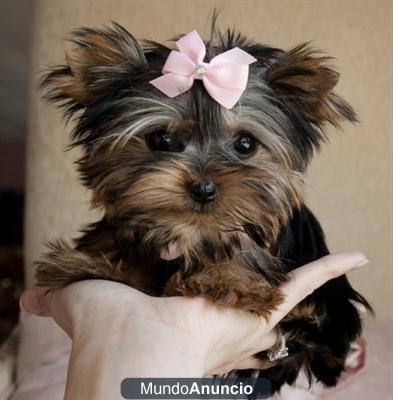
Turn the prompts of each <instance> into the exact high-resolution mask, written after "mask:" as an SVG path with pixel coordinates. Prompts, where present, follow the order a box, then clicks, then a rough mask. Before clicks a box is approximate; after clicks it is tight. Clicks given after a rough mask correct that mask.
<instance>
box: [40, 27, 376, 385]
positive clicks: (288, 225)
mask: <svg viewBox="0 0 393 400" xmlns="http://www.w3.org/2000/svg"><path fill="white" fill-rule="evenodd" d="M189 35H191V36H192V40H194V41H195V43H196V44H195V46H196V48H197V50H198V51H202V53H198V54H199V55H198V56H195V54H193V52H194V50H195V48H194V47H193V46H194V45H193V44H192V43H191V44H190V43H188V44H187V45H186V46H185V45H184V43H183V42H181V40H182V39H180V40H179V41H178V42H177V47H178V49H179V50H180V51H179V52H175V53H176V55H175V56H173V55H171V49H170V48H169V47H167V46H165V45H163V44H159V43H156V42H152V41H147V42H144V46H143V47H142V46H140V45H139V44H138V42H137V41H136V40H135V38H134V37H133V36H132V35H131V34H130V33H129V32H127V31H126V30H125V29H124V28H122V27H121V26H120V25H117V24H113V26H111V27H108V28H104V29H90V28H81V29H78V30H76V31H75V32H74V33H73V34H72V36H71V41H72V42H73V43H74V44H75V45H76V49H74V50H71V51H69V52H67V53H66V63H65V65H62V66H55V67H53V68H52V69H51V70H50V71H49V72H48V73H47V74H46V75H45V77H44V79H43V81H42V87H43V88H44V90H45V97H46V98H47V99H49V100H50V101H53V102H56V103H57V104H59V105H60V106H61V107H63V109H64V110H65V115H66V117H68V118H74V120H75V127H74V130H73V132H72V146H79V147H81V148H82V149H83V156H82V158H81V159H80V160H79V161H78V169H79V172H80V174H81V179H82V182H83V184H84V185H85V186H86V187H87V188H89V189H91V192H92V205H93V206H94V207H99V208H100V209H102V210H103V217H102V218H101V220H99V221H97V222H95V223H93V224H91V225H89V226H87V227H85V228H84V229H83V231H82V235H81V236H80V237H79V238H77V239H76V240H75V242H74V244H72V245H70V244H67V243H65V242H63V241H57V242H53V243H52V244H50V251H49V253H47V254H46V255H45V256H44V257H43V258H42V259H41V260H40V261H39V262H38V263H37V264H38V269H37V275H36V276H37V283H38V285H41V286H45V287H47V288H48V289H50V290H51V289H56V288H59V287H62V286H65V285H67V284H69V283H71V282H74V281H78V280H81V279H89V278H101V279H110V280H115V281H118V282H123V283H125V284H128V285H130V286H132V287H135V288H137V289H139V290H142V291H144V292H145V293H148V294H150V295H154V296H171V295H183V296H202V297H204V298H207V299H209V300H211V301H212V302H214V303H215V304H218V305H222V306H227V307H236V308H240V309H243V310H247V311H251V312H254V313H257V314H259V315H262V316H263V317H265V318H269V314H270V313H271V312H272V311H273V310H274V309H275V307H276V306H277V305H278V304H279V303H280V302H281V301H282V295H281V293H280V291H279V289H278V287H279V285H280V284H282V283H283V282H285V281H286V280H287V279H288V273H289V272H290V271H291V270H293V269H294V268H296V267H299V266H301V265H303V264H306V263H308V262H310V261H313V260H315V259H318V258H320V257H322V256H324V255H327V254H328V249H327V247H326V244H325V238H324V234H323V231H322V229H321V227H320V225H319V223H318V221H317V220H316V218H315V217H314V215H313V214H312V213H311V211H310V210H309V209H308V208H307V207H306V205H305V204H304V202H303V183H304V173H305V170H306V167H307V165H308V163H309V161H310V159H311V157H312V155H313V153H314V151H315V150H316V149H319V147H320V144H321V143H322V142H323V141H324V140H325V135H324V131H323V127H324V126H325V124H326V123H330V124H332V125H334V126H338V125H339V123H340V122H341V121H343V120H348V121H351V122H353V121H355V120H356V116H355V113H354V111H353V109H352V108H351V107H350V105H349V104H347V103H346V102H345V101H344V100H343V99H342V98H340V97H339V96H338V95H337V94H335V93H334V92H333V89H334V87H335V86H336V84H337V81H338V76H339V75H338V73H337V72H335V71H334V70H333V69H332V68H331V66H330V61H331V58H329V57H327V56H324V55H321V54H320V53H318V52H316V51H314V50H313V49H311V48H310V47H309V46H308V45H306V44H303V45H300V46H298V47H295V48H294V49H292V50H290V51H284V50H280V49H277V48H272V47H268V46H265V45H262V44H258V43H254V42H251V41H249V40H247V39H246V38H245V37H243V36H242V35H240V34H237V33H234V32H233V31H227V32H225V33H220V32H217V30H216V29H215V28H213V29H212V35H211V38H210V40H208V41H206V42H202V41H200V39H198V38H199V36H197V34H196V33H195V32H193V33H192V34H189ZM189 39H190V36H188V35H187V40H189ZM235 48H237V50H236V51H235V52H237V53H236V55H237V56H239V57H238V58H236V57H234V58H233V59H232V61H228V59H227V58H226V57H229V58H230V57H233V55H234V53H233V52H232V50H233V49H235ZM201 49H202V50H201ZM240 49H241V50H240ZM195 52H196V50H195ZM204 52H206V53H204ZM226 52H228V53H226ZM177 53H182V54H181V55H180V56H179V55H178V54H177ZM201 54H202V55H201ZM221 54H222V55H223V56H222V57H220V55H221ZM194 56H195V57H196V58H195V57H194ZM217 56H219V57H218V58H216V57H217ZM170 57H180V61H179V60H177V61H179V64H176V68H179V65H180V76H179V74H178V75H176V73H173V71H172V70H171V62H170V61H168V60H170ZM193 57H194V61H195V60H196V59H197V58H198V57H199V59H198V60H196V64H195V65H194V64H192V63H191V64H190V60H192V59H193ZM242 57H245V59H246V61H242V60H240V61H239V59H242ZM171 61H173V60H172V59H171ZM177 61H176V62H177ZM231 62H233V65H232V64H231ZM182 63H183V64H182ZM187 63H188V64H187ZM220 63H221V66H220V65H219V64H220ZM228 63H229V64H231V65H232V66H229V67H228ZM236 63H237V64H241V66H240V67H239V65H236ZM164 64H165V68H164V69H163V67H164ZM190 65H191V66H190ZM234 65H235V66H234ZM181 67H184V68H185V70H187V71H188V72H187V71H186V72H184V71H183V70H182V69H181ZM186 67H187V68H188V69H187V68H186ZM194 67H195V71H193V70H192V71H193V72H192V74H191V75H192V76H191V75H190V74H189V70H190V69H189V68H191V69H192V68H194ZM220 68H221V69H220ZM182 71H183V72H182ZM217 71H218V72H217ZM225 71H226V72H228V71H229V72H228V73H229V75H228V76H229V78H228V76H227V75H225V74H226V72H225ZM166 74H167V76H166ZM182 74H183V75H182ZM215 74H216V77H218V78H217V79H218V81H220V80H221V81H220V82H218V81H217V80H216V78H215ZM231 74H232V75H231ZM224 75H225V76H224ZM165 76H166V78H165V79H169V81H168V82H169V85H172V86H170V88H169V89H168V88H166V89H165V88H163V87H162V86H161V87H160V85H159V84H156V82H157V79H158V78H160V77H165ZM231 76H232V78H231ZM171 79H174V81H171ZM186 81H187V82H186ZM238 81H239V82H240V81H242V82H243V83H244V87H243V88H242V87H241V85H242V82H240V83H239V82H238ZM217 82H218V83H217ZM223 82H224V84H225V85H226V88H222V87H218V88H217V85H218V86H219V84H221V83H223ZM187 85H188V86H187ZM215 85H216V86H215ZM225 85H224V86H225ZM185 86H187V87H185ZM171 90H172V92H171ZM236 91H237V92H236ZM175 92H176V93H175ZM217 93H218V94H217ZM234 93H235V94H236V93H237V95H235V96H234ZM223 104H224V105H223ZM353 302H359V303H361V304H363V305H365V306H366V307H367V308H368V307H369V305H368V303H367V302H366V300H365V299H364V298H363V297H362V296H361V295H359V294H358V293H357V292H356V291H355V290H354V289H353V288H352V287H351V286H350V284H349V282H348V280H347V278H346V277H345V276H342V277H340V278H336V279H334V280H331V281H330V282H328V283H326V284H325V285H324V286H322V287H321V288H320V289H318V290H316V291H315V292H314V293H312V294H311V295H309V296H308V297H307V298H306V299H305V300H304V301H302V302H301V303H300V304H299V305H298V306H297V307H296V308H295V309H294V310H293V311H292V312H291V313H290V314H289V315H288V316H287V317H286V318H285V319H284V320H283V321H282V322H281V323H280V329H281V332H282V334H283V335H284V337H285V338H286V341H287V343H286V346H287V348H288V349H287V350H288V353H289V354H288V356H286V357H284V358H280V357H276V358H274V357H273V358H272V357H270V361H269V363H270V364H269V368H268V369H265V370H262V371H261V372H260V376H263V377H266V378H268V379H269V380H270V381H271V384H272V390H273V391H277V390H279V388H280V387H281V386H282V385H283V384H284V383H288V384H292V383H293V382H294V381H295V379H296V377H297V376H298V373H299V371H300V370H304V371H305V372H306V374H307V375H308V377H309V378H310V381H311V380H312V377H313V376H314V377H315V378H316V379H317V380H319V381H321V382H323V383H324V384H325V385H327V386H334V385H335V384H336V383H337V380H338V378H339V376H340V374H341V372H342V371H343V368H344V361H345V358H346V356H347V353H348V350H349V346H350V343H351V342H352V341H353V340H354V339H355V338H356V337H357V336H358V335H359V334H360V332H361V320H360V318H359V315H358V312H357V310H356V308H355V307H354V305H353ZM281 350H282V349H281ZM268 355H269V354H268V353H267V352H263V353H260V354H258V355H257V357H259V358H260V359H261V360H265V359H266V358H267V357H268ZM252 372H253V371H242V372H240V371H239V375H241V376H245V375H247V374H248V375H250V374H251V373H252Z"/></svg>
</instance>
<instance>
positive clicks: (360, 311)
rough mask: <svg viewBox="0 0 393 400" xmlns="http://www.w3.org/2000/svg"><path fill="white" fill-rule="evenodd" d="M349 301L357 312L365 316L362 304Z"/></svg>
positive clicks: (365, 309) (365, 311)
mask: <svg viewBox="0 0 393 400" xmlns="http://www.w3.org/2000/svg"><path fill="white" fill-rule="evenodd" d="M349 301H350V302H351V303H352V305H353V306H354V307H355V308H356V309H357V310H358V311H359V313H360V314H367V308H366V307H365V306H364V305H363V304H361V303H359V302H357V301H355V300H349Z"/></svg>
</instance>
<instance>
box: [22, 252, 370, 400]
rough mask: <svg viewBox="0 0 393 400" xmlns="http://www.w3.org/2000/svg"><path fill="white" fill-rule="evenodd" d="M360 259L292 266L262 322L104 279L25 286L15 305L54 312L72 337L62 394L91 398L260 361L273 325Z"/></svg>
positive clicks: (349, 256)
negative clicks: (153, 380)
mask: <svg viewBox="0 0 393 400" xmlns="http://www.w3.org/2000/svg"><path fill="white" fill-rule="evenodd" d="M366 263H367V259H366V258H365V257H364V255H362V254H361V253H358V252H345V253H338V254H335V255H330V256H327V257H324V258H322V259H320V260H318V261H315V262H313V263H310V264H308V265H306V266H303V267H301V268H298V269H297V270H295V271H293V273H292V278H291V280H290V281H289V282H288V283H286V284H285V285H283V286H282V288H281V290H282V292H283V294H284V298H285V300H284V301H283V303H282V304H281V305H280V306H279V307H278V309H277V310H276V311H274V312H273V313H272V315H271V318H270V319H269V320H268V321H266V320H264V319H263V318H261V317H258V316H256V315H253V314H250V313H247V312H244V311H240V310H235V309H227V308H222V307H216V306H215V305H213V304H210V303H209V302H207V301H205V300H203V299H201V298H184V297H167V298H155V297H150V296H147V295H145V294H143V293H141V292H138V291H137V290H135V289H133V288H130V287H128V286H126V285H123V284H120V283H115V282H109V281H102V280H89V281H82V282H77V283H74V284H72V285H70V286H68V287H66V288H64V289H61V290H58V291H55V292H52V293H49V294H48V295H45V294H44V293H45V292H44V290H43V289H39V288H32V289H28V290H27V291H26V292H25V293H24V294H23V296H22V298H21V306H22V308H24V309H25V310H26V311H27V312H30V313H33V314H36V315H40V316H52V317H53V318H54V319H55V321H56V322H57V323H58V324H59V325H60V326H61V327H62V328H63V329H64V330H65V332H66V333H67V334H68V335H69V336H70V338H71V339H72V340H73V347H72V354H71V359H70V366H69V376H68V383H67V393H68V395H69V398H73V397H72V396H74V395H75V394H76V393H78V395H81V393H85V394H86V397H89V395H91V390H92V385H94V387H95V389H94V390H95V391H97V390H98V391H99V392H100V390H101V393H103V392H102V391H104V392H105V390H106V391H107V390H112V391H113V389H114V387H116V388H118V386H119V384H120V381H121V380H122V379H123V378H124V377H126V376H127V377H142V376H143V377H153V376H156V377H174V376H177V377H179V376H183V377H185V376H190V377H197V376H203V375H210V374H213V373H220V374H222V373H225V372H227V371H230V370H232V369H242V368H260V364H259V361H257V360H256V359H255V358H254V357H253V355H254V354H256V353H258V352H260V351H263V350H267V349H269V348H271V347H272V346H273V345H274V344H275V343H276V341H277V333H276V331H275V326H276V325H277V324H278V322H279V321H280V320H281V319H282V318H283V317H285V315H286V314H288V313H289V312H290V311H291V310H292V308H293V307H295V306H296V305H297V304H298V303H299V302H300V301H301V300H303V299H304V298H305V297H306V296H307V295H309V294H310V293H312V291H313V290H315V289H316V288H318V287H319V286H321V285H323V284H324V283H325V282H327V281H328V280H329V279H332V278H335V277H338V276H340V275H342V274H344V273H346V272H348V271H350V270H352V269H354V268H357V267H360V266H362V265H365V264H366ZM80 370H83V371H85V374H84V376H83V379H81V377H80V373H79V372H78V371H80ZM86 371H87V372H86ZM110 382H112V385H111V384H110ZM114 382H116V383H114ZM114 385H115V386H114ZM97 386H98V387H99V388H101V389H97ZM81 391H82V392H81ZM83 391H84V392H83ZM107 394H108V392H105V395H107ZM98 397H100V396H98ZM66 398H67V396H66ZM102 398H105V396H103V397H102Z"/></svg>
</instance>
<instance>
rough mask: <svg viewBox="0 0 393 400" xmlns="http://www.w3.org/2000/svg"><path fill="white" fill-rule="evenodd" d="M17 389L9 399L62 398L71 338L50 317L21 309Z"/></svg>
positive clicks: (47, 399)
mask: <svg viewBox="0 0 393 400" xmlns="http://www.w3.org/2000/svg"><path fill="white" fill-rule="evenodd" d="M20 328H21V333H20V335H21V336H20V343H19V350H18V362H17V382H16V383H17V389H16V392H15V393H14V395H13V397H12V400H61V399H63V395H64V388H65V379H66V371H67V364H68V358H69V354H70V350H71V341H70V339H69V338H68V336H67V335H66V334H65V333H64V332H63V330H62V329H61V328H60V327H59V326H58V325H57V324H56V323H55V322H54V321H53V320H52V319H51V318H40V317H36V316H34V315H30V314H27V313H25V312H23V311H21V314H20Z"/></svg>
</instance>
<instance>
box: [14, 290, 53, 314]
mask: <svg viewBox="0 0 393 400" xmlns="http://www.w3.org/2000/svg"><path fill="white" fill-rule="evenodd" d="M46 292H47V290H46V289H44V288H39V287H33V288H30V289H26V290H25V291H24V293H23V294H22V297H21V298H20V300H19V305H20V308H21V309H22V310H24V311H26V312H28V313H30V314H35V315H38V316H39V317H50V316H51V311H50V301H51V293H48V294H46Z"/></svg>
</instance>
